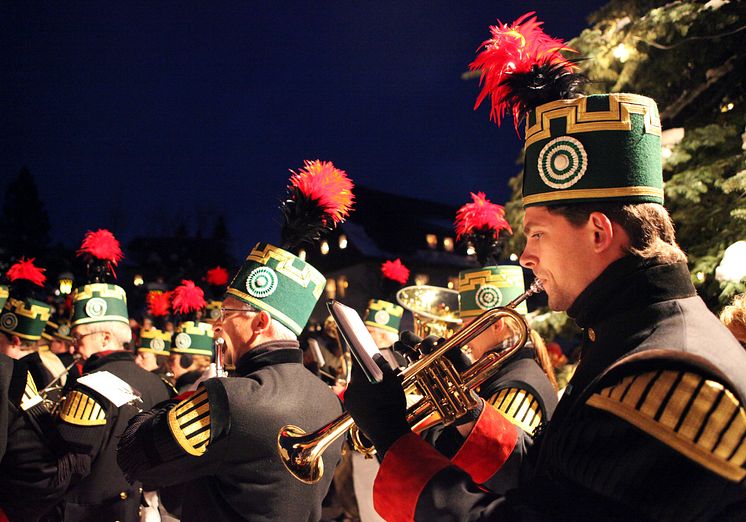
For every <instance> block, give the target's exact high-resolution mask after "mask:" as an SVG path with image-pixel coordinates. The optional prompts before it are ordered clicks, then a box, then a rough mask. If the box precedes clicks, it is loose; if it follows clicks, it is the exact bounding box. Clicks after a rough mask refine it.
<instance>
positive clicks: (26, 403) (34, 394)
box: [21, 372, 40, 410]
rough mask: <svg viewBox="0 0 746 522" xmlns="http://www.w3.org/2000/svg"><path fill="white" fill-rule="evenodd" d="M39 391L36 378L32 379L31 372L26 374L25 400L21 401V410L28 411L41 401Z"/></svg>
mask: <svg viewBox="0 0 746 522" xmlns="http://www.w3.org/2000/svg"><path fill="white" fill-rule="evenodd" d="M38 397H39V391H38V390H37V389H36V383H35V382H34V378H33V377H31V373H30V372H26V387H25V388H24V390H23V398H22V399H21V409H22V410H27V409H29V408H30V407H31V406H33V405H34V404H36V403H37V402H40V400H39V398H38Z"/></svg>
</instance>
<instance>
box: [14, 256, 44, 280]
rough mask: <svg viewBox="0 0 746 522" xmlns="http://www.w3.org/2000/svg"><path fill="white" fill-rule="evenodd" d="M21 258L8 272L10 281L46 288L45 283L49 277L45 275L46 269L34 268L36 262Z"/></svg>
mask: <svg viewBox="0 0 746 522" xmlns="http://www.w3.org/2000/svg"><path fill="white" fill-rule="evenodd" d="M35 259H36V258H33V257H32V258H31V259H23V258H21V260H20V261H18V262H17V263H16V264H14V265H13V266H11V267H10V269H9V270H8V274H7V275H8V279H10V282H11V283H14V282H16V281H30V282H32V283H34V284H35V285H37V286H44V281H46V280H47V276H45V275H44V271H45V270H46V268H40V267H38V266H34V260H35Z"/></svg>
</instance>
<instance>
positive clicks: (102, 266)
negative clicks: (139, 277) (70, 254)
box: [71, 229, 129, 327]
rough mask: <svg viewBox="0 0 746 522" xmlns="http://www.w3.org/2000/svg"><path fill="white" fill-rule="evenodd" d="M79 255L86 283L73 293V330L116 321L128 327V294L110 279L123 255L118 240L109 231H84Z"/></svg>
mask: <svg viewBox="0 0 746 522" xmlns="http://www.w3.org/2000/svg"><path fill="white" fill-rule="evenodd" d="M78 256H80V257H83V259H84V260H85V262H86V272H87V283H86V284H84V285H83V286H79V287H78V288H76V289H75V291H74V292H73V316H72V325H71V326H72V327H75V326H78V325H81V324H92V323H103V322H109V321H113V322H119V323H124V324H127V325H129V314H128V313H127V294H126V292H125V291H124V289H123V288H122V287H120V286H117V285H115V284H114V283H113V282H112V280H113V279H115V278H116V275H115V273H114V267H115V266H116V265H117V264H118V263H119V261H121V259H122V257H123V255H122V250H121V248H120V246H119V241H117V239H116V238H115V237H114V234H112V233H111V232H109V231H108V230H104V229H100V230H97V231H95V232H92V231H90V230H89V231H88V232H86V235H85V237H84V238H83V243H82V245H81V247H80V250H78Z"/></svg>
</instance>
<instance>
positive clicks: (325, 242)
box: [321, 241, 329, 256]
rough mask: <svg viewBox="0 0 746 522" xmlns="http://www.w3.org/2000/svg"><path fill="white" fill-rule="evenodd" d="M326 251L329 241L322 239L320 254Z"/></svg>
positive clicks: (326, 252)
mask: <svg viewBox="0 0 746 522" xmlns="http://www.w3.org/2000/svg"><path fill="white" fill-rule="evenodd" d="M328 253H329V242H328V241H322V242H321V255H323V256H325V255H326V254H328Z"/></svg>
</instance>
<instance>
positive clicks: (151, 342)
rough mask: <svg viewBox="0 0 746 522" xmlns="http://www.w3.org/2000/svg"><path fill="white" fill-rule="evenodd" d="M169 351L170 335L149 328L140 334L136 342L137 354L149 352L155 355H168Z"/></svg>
mask: <svg viewBox="0 0 746 522" xmlns="http://www.w3.org/2000/svg"><path fill="white" fill-rule="evenodd" d="M170 349H171V333H170V332H164V331H163V330H159V329H158V328H149V329H147V330H142V331H141V332H140V339H138V341H137V350H136V351H138V352H149V353H154V354H156V355H169V353H170V352H169V350H170Z"/></svg>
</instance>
